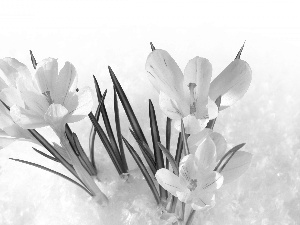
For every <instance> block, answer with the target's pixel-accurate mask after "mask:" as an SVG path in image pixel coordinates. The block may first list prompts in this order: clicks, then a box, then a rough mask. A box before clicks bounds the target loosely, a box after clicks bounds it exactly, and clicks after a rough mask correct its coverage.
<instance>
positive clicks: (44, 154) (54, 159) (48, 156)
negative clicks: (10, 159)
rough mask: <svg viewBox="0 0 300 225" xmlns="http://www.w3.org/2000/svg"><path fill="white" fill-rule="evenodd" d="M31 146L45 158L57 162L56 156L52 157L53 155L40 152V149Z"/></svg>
mask: <svg viewBox="0 0 300 225" xmlns="http://www.w3.org/2000/svg"><path fill="white" fill-rule="evenodd" d="M32 148H33V150H34V151H36V152H37V153H39V154H41V155H42V156H44V157H46V158H48V159H51V160H53V161H55V162H59V161H58V160H57V159H56V158H54V157H52V156H50V155H47V154H46V153H44V152H42V151H40V150H37V149H36V148H34V147H32Z"/></svg>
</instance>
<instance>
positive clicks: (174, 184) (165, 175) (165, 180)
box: [155, 169, 185, 196]
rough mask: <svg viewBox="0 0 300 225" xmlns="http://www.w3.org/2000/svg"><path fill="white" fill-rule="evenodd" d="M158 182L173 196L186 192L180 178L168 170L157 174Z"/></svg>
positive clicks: (159, 171) (160, 170)
mask: <svg viewBox="0 0 300 225" xmlns="http://www.w3.org/2000/svg"><path fill="white" fill-rule="evenodd" d="M155 177H156V180H157V182H158V183H159V184H160V185H161V186H162V187H163V188H164V189H165V190H167V191H168V192H170V193H171V194H172V195H174V196H176V192H178V191H179V192H181V191H183V190H185V187H184V186H183V185H182V184H181V183H180V182H179V177H178V176H176V175H175V174H174V173H172V172H170V171H169V170H167V169H159V170H158V171H157V172H156V173H155Z"/></svg>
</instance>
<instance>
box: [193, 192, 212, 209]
mask: <svg viewBox="0 0 300 225" xmlns="http://www.w3.org/2000/svg"><path fill="white" fill-rule="evenodd" d="M215 199H216V198H215V194H213V193H211V192H204V193H202V194H201V195H199V196H198V197H197V198H195V199H194V200H193V203H192V204H191V207H192V209H194V210H197V211H199V210H207V209H210V208H213V207H214V206H215V205H216V201H215Z"/></svg>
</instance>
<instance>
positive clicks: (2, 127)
mask: <svg viewBox="0 0 300 225" xmlns="http://www.w3.org/2000/svg"><path fill="white" fill-rule="evenodd" d="M18 77H25V78H28V77H30V73H29V71H28V69H27V67H26V66H25V65H24V64H22V63H20V62H19V61H18V60H16V59H14V58H4V59H0V100H1V101H2V102H3V103H4V104H6V105H7V106H9V107H11V106H12V105H13V104H17V105H19V106H20V107H24V102H23V100H22V98H21V95H20V93H19V92H18V91H17V89H16V79H18ZM2 102H0V149H1V148H4V147H6V146H7V145H9V144H11V143H12V142H14V141H15V140H17V139H26V140H31V135H30V134H29V132H28V131H27V130H24V129H23V128H21V127H20V126H19V125H17V124H16V123H15V122H14V121H13V120H12V118H11V116H10V113H9V110H8V109H7V108H6V107H5V106H4V105H3V103H2Z"/></svg>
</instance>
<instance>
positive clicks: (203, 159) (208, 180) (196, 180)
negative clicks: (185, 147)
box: [155, 138, 223, 210]
mask: <svg viewBox="0 0 300 225" xmlns="http://www.w3.org/2000/svg"><path fill="white" fill-rule="evenodd" d="M216 157H217V153H216V146H215V144H214V142H213V141H212V140H211V139H210V138H206V140H205V141H204V142H203V143H201V145H199V147H198V149H197V151H196V152H195V154H189V155H187V156H185V157H184V158H183V159H182V160H181V162H180V167H179V176H177V175H175V174H173V173H172V172H171V171H169V170H167V169H160V170H158V171H157V172H156V174H155V177H156V179H157V181H158V183H159V184H160V185H161V186H162V187H163V188H164V189H166V190H167V191H169V192H170V193H171V194H172V195H174V196H176V197H178V199H179V200H180V201H182V202H185V203H187V204H191V207H192V208H193V209H194V210H203V209H208V208H211V207H213V206H214V204H215V192H216V190H217V189H219V188H220V187H221V186H222V184H223V176H222V175H221V174H220V173H218V172H216V171H213V170H214V162H215V161H216Z"/></svg>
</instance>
